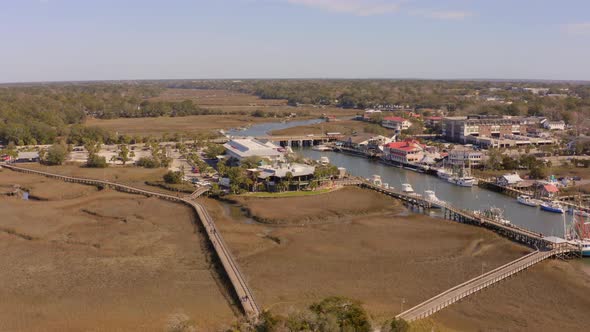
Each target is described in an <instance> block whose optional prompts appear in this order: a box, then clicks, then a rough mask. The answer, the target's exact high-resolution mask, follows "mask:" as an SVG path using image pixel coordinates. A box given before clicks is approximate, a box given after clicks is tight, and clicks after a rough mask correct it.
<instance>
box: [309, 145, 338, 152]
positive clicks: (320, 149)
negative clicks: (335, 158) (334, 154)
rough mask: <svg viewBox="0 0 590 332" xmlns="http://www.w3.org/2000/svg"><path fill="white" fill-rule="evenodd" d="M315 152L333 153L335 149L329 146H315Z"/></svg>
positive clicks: (313, 148)
mask: <svg viewBox="0 0 590 332" xmlns="http://www.w3.org/2000/svg"><path fill="white" fill-rule="evenodd" d="M311 149H312V150H314V151H332V150H333V149H332V148H331V147H329V146H327V145H314V146H313V147H312V148H311Z"/></svg>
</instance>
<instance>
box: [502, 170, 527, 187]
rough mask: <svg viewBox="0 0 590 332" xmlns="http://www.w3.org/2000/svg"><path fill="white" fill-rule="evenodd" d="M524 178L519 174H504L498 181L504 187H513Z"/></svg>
mask: <svg viewBox="0 0 590 332" xmlns="http://www.w3.org/2000/svg"><path fill="white" fill-rule="evenodd" d="M522 181H523V179H522V178H521V177H520V176H519V175H518V174H517V173H513V174H504V175H502V176H501V177H499V178H498V179H497V180H496V183H497V184H498V185H499V186H502V187H513V186H517V185H518V184H519V183H521V182H522Z"/></svg>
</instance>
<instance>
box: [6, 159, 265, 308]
mask: <svg viewBox="0 0 590 332" xmlns="http://www.w3.org/2000/svg"><path fill="white" fill-rule="evenodd" d="M2 166H3V167H5V168H8V169H10V170H13V171H17V172H23V173H29V174H37V175H43V176H46V177H49V178H53V179H58V180H63V181H66V182H74V183H81V184H87V185H94V186H100V187H109V188H113V189H115V190H119V191H123V192H127V193H133V194H140V195H144V196H149V197H157V198H161V199H165V200H169V201H173V202H179V203H183V204H186V205H188V206H190V207H192V208H193V210H194V211H195V212H196V213H197V215H198V217H199V220H200V221H201V223H202V225H203V227H204V228H205V230H206V232H207V236H208V238H209V241H211V243H212V244H213V247H214V248H215V252H216V254H217V257H219V260H220V261H221V264H222V266H223V268H224V270H225V273H226V274H227V276H228V277H229V279H230V282H231V284H232V286H233V288H234V290H235V292H236V294H237V296H238V297H239V299H240V302H241V306H242V308H243V309H244V313H245V314H246V316H248V318H250V319H256V318H257V317H258V316H259V315H260V313H261V310H260V308H259V306H258V304H257V303H256V301H255V299H254V295H253V293H252V291H251V290H250V288H249V287H248V285H247V283H246V280H245V278H244V276H243V273H242V272H241V271H240V268H239V267H238V264H237V263H236V261H235V259H234V258H233V256H232V254H231V252H230V251H229V249H228V246H227V244H226V243H225V241H224V240H223V237H222V236H221V234H220V233H219V231H218V230H217V227H216V226H215V222H214V221H213V218H211V216H210V215H209V212H207V210H206V209H205V208H204V207H203V206H202V205H201V204H198V203H196V202H194V201H191V200H190V199H187V198H180V197H176V196H172V195H168V194H162V193H158V192H154V191H149V190H145V189H139V188H135V187H131V186H127V185H123V184H119V183H114V182H110V181H103V180H96V179H89V178H79V177H72V176H65V175H59V174H53V173H48V172H43V171H37V170H32V169H28V168H23V167H17V166H14V165H2Z"/></svg>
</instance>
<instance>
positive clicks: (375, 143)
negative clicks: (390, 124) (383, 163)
mask: <svg viewBox="0 0 590 332" xmlns="http://www.w3.org/2000/svg"><path fill="white" fill-rule="evenodd" d="M392 141H393V138H389V137H386V136H382V135H376V136H375V135H374V134H360V135H354V136H349V137H347V138H346V139H344V140H343V141H342V146H344V147H347V148H351V149H356V150H359V151H366V150H370V149H374V150H377V149H378V148H379V147H380V146H382V145H384V144H387V143H389V142H392Z"/></svg>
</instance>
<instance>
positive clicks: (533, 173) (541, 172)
mask: <svg viewBox="0 0 590 332" xmlns="http://www.w3.org/2000/svg"><path fill="white" fill-rule="evenodd" d="M529 176H530V177H531V178H532V179H544V178H546V177H547V169H546V168H545V167H543V166H535V167H533V168H531V170H530V172H529Z"/></svg>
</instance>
